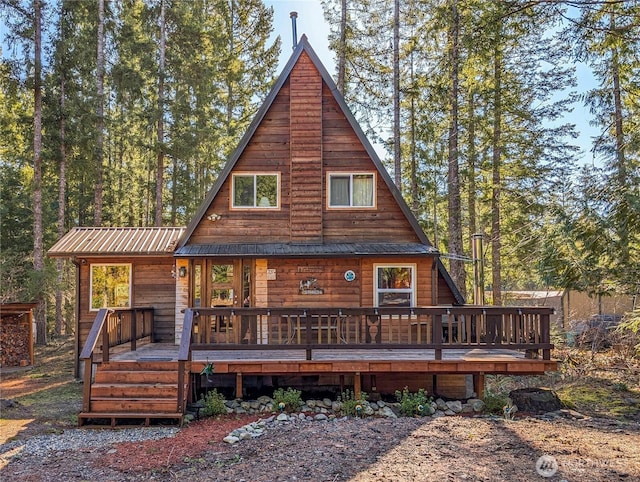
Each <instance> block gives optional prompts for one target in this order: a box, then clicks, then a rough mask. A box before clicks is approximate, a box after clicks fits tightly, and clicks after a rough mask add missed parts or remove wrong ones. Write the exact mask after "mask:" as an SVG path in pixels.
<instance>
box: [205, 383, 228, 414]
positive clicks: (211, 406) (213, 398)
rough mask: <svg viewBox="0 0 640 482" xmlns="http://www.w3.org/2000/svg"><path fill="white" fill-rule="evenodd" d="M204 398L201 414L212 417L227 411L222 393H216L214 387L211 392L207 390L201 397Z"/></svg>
mask: <svg viewBox="0 0 640 482" xmlns="http://www.w3.org/2000/svg"><path fill="white" fill-rule="evenodd" d="M202 399H203V400H204V409H203V410H202V414H203V415H204V416H205V417H213V416H215V415H224V414H226V413H227V406H226V405H225V404H224V402H225V399H224V395H223V394H222V393H218V390H216V389H215V388H214V389H213V391H211V392H207V394H206V395H204V396H203V397H202Z"/></svg>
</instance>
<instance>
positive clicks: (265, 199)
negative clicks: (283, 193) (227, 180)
mask: <svg viewBox="0 0 640 482" xmlns="http://www.w3.org/2000/svg"><path fill="white" fill-rule="evenodd" d="M278 193H279V176H278V174H275V173H274V174H271V173H265V174H251V173H246V174H245V173H243V174H234V175H233V194H232V199H233V207H234V208H258V209H269V208H271V209H273V208H278V207H279V195H278Z"/></svg>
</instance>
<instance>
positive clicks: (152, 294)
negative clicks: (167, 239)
mask: <svg viewBox="0 0 640 482" xmlns="http://www.w3.org/2000/svg"><path fill="white" fill-rule="evenodd" d="M86 261H87V263H86V264H82V265H80V292H79V293H78V296H80V313H79V320H78V337H79V341H80V345H79V346H80V349H82V347H83V346H84V342H85V340H86V339H87V336H88V334H89V330H90V329H91V325H92V324H93V322H94V320H95V317H96V315H97V313H98V312H97V311H90V309H89V290H90V289H91V279H90V266H91V264H96V263H116V264H118V263H123V264H125V263H131V265H132V270H133V286H132V289H131V296H132V306H133V307H153V308H154V322H155V333H156V336H157V337H158V339H157V341H164V342H173V341H174V331H175V329H174V325H175V320H174V315H175V303H176V293H175V279H174V278H173V277H172V276H171V269H172V267H173V264H174V259H173V257H167V258H146V257H145V258H142V257H141V258H108V259H106V258H94V259H91V258H87V259H86Z"/></svg>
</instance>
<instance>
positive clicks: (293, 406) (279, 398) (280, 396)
mask: <svg viewBox="0 0 640 482" xmlns="http://www.w3.org/2000/svg"><path fill="white" fill-rule="evenodd" d="M273 402H274V404H275V406H276V408H278V407H280V404H281V403H282V404H284V405H283V407H284V410H285V411H287V412H295V411H296V410H298V409H299V408H300V406H301V405H302V392H301V391H300V390H295V389H293V388H291V387H289V388H287V389H286V390H284V389H282V388H278V389H277V390H276V391H275V392H273Z"/></svg>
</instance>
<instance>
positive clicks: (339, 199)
mask: <svg viewBox="0 0 640 482" xmlns="http://www.w3.org/2000/svg"><path fill="white" fill-rule="evenodd" d="M328 185H329V196H328V198H329V207H332V208H344V207H367V208H370V207H374V198H375V195H374V186H375V177H374V175H373V174H370V173H362V174H329V182H328Z"/></svg>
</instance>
